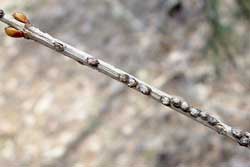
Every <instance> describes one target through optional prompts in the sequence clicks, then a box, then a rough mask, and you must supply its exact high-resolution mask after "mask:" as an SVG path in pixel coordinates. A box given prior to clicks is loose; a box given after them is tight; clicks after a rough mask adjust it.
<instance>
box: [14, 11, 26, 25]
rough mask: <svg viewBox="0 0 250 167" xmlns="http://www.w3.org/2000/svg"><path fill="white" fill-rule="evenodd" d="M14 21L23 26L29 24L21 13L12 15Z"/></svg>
mask: <svg viewBox="0 0 250 167" xmlns="http://www.w3.org/2000/svg"><path fill="white" fill-rule="evenodd" d="M12 16H13V17H14V18H15V19H16V20H18V21H20V22H22V23H24V24H30V20H29V19H28V17H27V16H26V15H25V14H24V13H21V12H15V13H14V14H13V15H12Z"/></svg>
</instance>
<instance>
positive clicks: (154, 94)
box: [0, 10, 250, 148]
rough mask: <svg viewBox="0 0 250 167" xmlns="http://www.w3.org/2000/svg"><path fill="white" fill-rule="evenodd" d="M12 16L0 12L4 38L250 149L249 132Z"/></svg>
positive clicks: (22, 18) (22, 17) (24, 19)
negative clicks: (33, 45) (31, 44)
mask: <svg viewBox="0 0 250 167" xmlns="http://www.w3.org/2000/svg"><path fill="white" fill-rule="evenodd" d="M13 16H14V18H13V17H10V16H7V15H5V14H4V11H3V10H0V21H1V22H3V23H5V24H7V25H9V27H8V28H6V29H5V32H6V33H7V35H9V36H11V37H16V38H17V37H23V38H25V39H30V40H33V41H35V42H38V43H40V44H42V45H45V46H47V47H49V48H51V49H53V50H55V51H57V52H59V53H61V54H62V55H64V56H67V57H69V58H72V59H73V60H75V61H77V62H78V63H80V64H81V65H85V66H87V67H90V68H92V69H94V70H97V71H98V72H100V73H103V74H104V75H107V76H109V77H110V78H113V79H114V80H117V81H119V82H121V83H123V84H125V85H127V86H128V87H129V88H132V89H134V90H136V91H138V92H140V93H142V94H143V95H146V96H147V97H149V98H152V99H154V100H156V101H157V102H159V103H161V104H163V105H164V106H167V107H169V108H171V109H173V110H174V111H177V112H179V113H181V114H183V115H185V116H187V117H188V118H191V119H192V120H195V121H197V122H198V123H200V124H202V125H205V126H207V127H208V128H210V129H212V130H214V131H216V132H217V133H218V134H221V135H223V136H225V137H228V138H230V139H232V140H233V141H234V142H237V143H239V145H241V146H244V147H247V148H250V133H249V132H245V131H242V130H240V129H238V128H233V127H231V126H229V125H227V124H225V123H223V122H222V121H221V120H219V119H218V118H216V117H214V116H213V115H211V114H209V113H208V112H205V111H202V110H200V109H197V108H195V107H193V106H192V105H190V104H189V103H187V102H186V101H184V100H182V98H179V97H177V96H173V95H170V94H167V93H165V92H162V91H160V90H159V89H157V88H155V87H153V86H151V85H149V84H146V83H144V82H143V81H141V80H139V79H137V78H136V77H135V76H133V75H131V74H128V73H126V72H124V71H123V70H121V69H119V68H117V67H114V66H112V65H110V64H108V63H106V62H104V61H102V60H99V59H97V58H95V57H93V56H92V55H90V54H87V53H86V52H83V51H80V50H78V49H76V48H74V47H72V46H71V45H69V44H66V43H64V42H62V41H60V40H58V39H56V38H54V37H52V36H50V35H49V34H47V33H44V32H42V31H40V30H39V29H38V28H36V27H34V26H33V25H32V24H31V23H30V21H29V20H28V18H27V17H26V16H25V15H24V14H22V13H15V14H13Z"/></svg>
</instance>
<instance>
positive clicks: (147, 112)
mask: <svg viewBox="0 0 250 167" xmlns="http://www.w3.org/2000/svg"><path fill="white" fill-rule="evenodd" d="M231 3H232V0H226V1H225V5H229V6H230V5H231ZM183 6H184V8H183V11H181V12H180V13H178V12H177V13H173V14H171V16H168V15H166V11H169V8H168V5H166V3H164V1H163V0H156V1H152V0H136V1H134V0H102V1H100V0H74V1H69V0H54V1H49V0H37V1H29V0H25V1H21V0H19V1H2V0H1V2H0V8H4V9H5V10H6V13H8V14H11V13H12V12H14V11H24V12H25V13H27V14H28V15H29V16H30V19H31V21H32V23H33V24H34V25H35V26H37V27H39V28H40V29H41V30H43V31H45V32H48V33H49V34H51V35H53V36H54V37H57V38H59V39H61V40H63V41H65V42H67V43H70V44H72V45H73V46H75V47H77V48H79V49H82V50H84V51H86V52H88V53H90V54H92V55H95V56H96V57H98V58H100V59H102V60H104V61H106V62H109V63H111V64H113V65H115V66H118V67H120V68H121V69H123V70H125V71H127V72H129V73H131V74H133V75H135V76H137V77H138V78H140V79H141V80H144V81H146V82H147V83H150V84H152V85H154V86H155V87H158V88H160V89H161V90H163V91H166V92H168V93H170V94H174V95H178V96H181V97H183V98H185V99H186V100H187V101H188V102H190V103H192V104H193V105H194V106H197V107H199V108H201V109H204V110H206V111H208V112H210V113H213V114H214V115H216V116H217V117H218V118H220V119H221V120H223V121H224V122H226V123H228V124H230V125H232V126H236V127H240V128H241V129H244V130H248V131H249V130H250V121H249V120H250V103H249V101H250V93H249V92H250V86H249V83H250V82H248V81H249V80H250V77H249V76H250V75H249V72H250V57H249V53H250V52H249V48H250V47H248V46H247V44H248V43H247V42H246V43H244V46H242V47H241V49H240V52H239V54H237V55H235V57H236V63H237V64H238V66H239V67H238V68H236V67H234V66H233V65H232V64H231V63H230V62H229V61H227V60H226V59H225V58H223V59H222V61H221V62H220V70H221V71H220V75H219V76H218V74H217V73H216V70H215V66H214V63H213V61H212V60H211V59H212V58H211V57H212V56H210V55H208V54H206V51H204V48H205V47H206V45H207V39H208V38H209V35H210V34H211V29H210V28H209V25H208V22H207V21H206V20H205V19H204V18H205V14H204V12H202V3H201V2H200V1H199V0H187V1H184V5H183ZM226 21H227V19H225V22H226ZM0 28H1V29H2V30H3V28H4V25H3V24H0ZM248 30H249V29H247V28H245V27H244V25H242V24H239V26H238V27H237V28H236V30H235V31H233V32H234V33H238V34H243V36H245V37H246V38H247V39H248V36H249V35H248V33H247V32H248ZM0 39H1V40H0V51H1V54H0V55H1V56H0V166H10V167H12V166H13V167H14V166H18V167H19V166H31V167H37V166H45V167H47V166H60V167H68V166H74V167H106V166H107V167H118V166H119V167H198V166H202V167H210V166H211V167H212V166H218V167H224V166H225V167H248V166H250V151H249V150H247V149H245V148H241V147H239V146H238V145H236V144H235V143H233V142H231V141H229V140H228V139H226V138H224V137H222V136H220V135H217V134H216V133H215V132H213V131H211V130H210V129H207V128H206V127H203V126H201V125H200V124H197V123H195V122H194V121H192V120H190V119H188V118H186V117H184V116H182V115H180V114H178V113H176V112H175V111H172V110H170V109H168V108H165V107H164V106H161V105H159V104H158V103H156V102H155V101H153V100H150V99H148V98H147V97H145V96H142V95H140V94H138V93H137V92H135V91H133V90H129V89H127V88H126V87H125V86H123V85H122V84H120V83H117V82H115V81H113V80H111V79H109V78H107V77H106V76H104V75H102V74H99V73H97V72H96V71H93V70H90V69H88V68H86V67H82V66H80V65H79V64H77V63H75V62H74V61H72V60H70V59H68V58H65V57H62V56H61V55H59V54H58V53H56V52H54V51H51V50H50V49H48V48H45V47H43V46H40V45H39V44H37V43H34V42H32V41H26V40H22V39H17V40H15V39H12V38H9V37H6V35H5V34H4V33H3V32H2V33H0Z"/></svg>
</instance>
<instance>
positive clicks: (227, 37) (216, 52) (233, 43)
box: [205, 0, 250, 77]
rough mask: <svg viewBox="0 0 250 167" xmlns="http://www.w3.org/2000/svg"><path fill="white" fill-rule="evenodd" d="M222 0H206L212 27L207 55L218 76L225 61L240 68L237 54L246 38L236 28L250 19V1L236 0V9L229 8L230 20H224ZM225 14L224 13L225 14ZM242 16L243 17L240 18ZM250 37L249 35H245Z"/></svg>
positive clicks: (207, 16)
mask: <svg viewBox="0 0 250 167" xmlns="http://www.w3.org/2000/svg"><path fill="white" fill-rule="evenodd" d="M222 5H225V4H224V3H223V2H222V1H219V0H209V1H206V10H205V11H206V18H207V21H208V23H209V25H210V28H211V35H210V37H209V38H208V41H207V46H206V48H205V50H206V52H207V55H209V57H210V59H211V60H212V62H213V64H214V67H215V71H216V74H217V76H218V77H220V76H221V68H222V67H221V66H222V65H223V62H225V61H227V62H229V63H230V64H231V65H232V66H233V67H234V68H236V69H237V68H239V67H238V65H237V61H236V59H237V55H238V53H239V51H240V50H241V48H240V47H241V46H242V45H243V44H242V43H243V42H244V41H245V39H240V38H241V36H239V34H237V33H235V28H236V26H238V25H239V24H242V26H248V25H245V24H244V25H243V23H242V22H246V21H249V18H250V1H249V0H236V1H235V5H237V6H235V10H234V11H231V9H228V11H229V12H228V13H227V14H228V15H230V16H226V17H228V18H226V19H228V20H229V21H227V22H226V23H224V22H223V19H225V13H223V12H221V9H222V8H226V7H225V6H222ZM223 14H224V15H223ZM240 18H242V19H240ZM239 20H240V21H242V22H239ZM244 37H246V38H247V37H248V36H244Z"/></svg>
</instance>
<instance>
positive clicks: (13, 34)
mask: <svg viewBox="0 0 250 167" xmlns="http://www.w3.org/2000/svg"><path fill="white" fill-rule="evenodd" d="M4 30H5V33H6V34H7V35H8V36H10V37H13V38H22V37H24V32H22V31H20V30H17V29H15V28H13V27H6V28H5V29H4Z"/></svg>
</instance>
